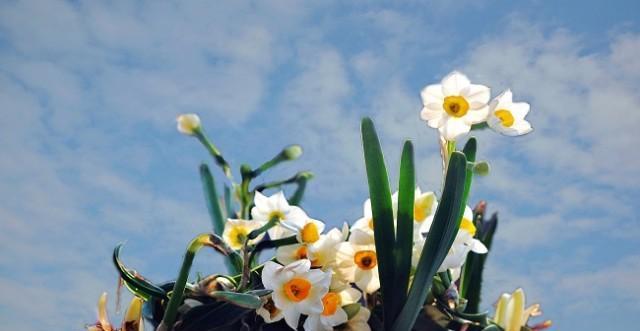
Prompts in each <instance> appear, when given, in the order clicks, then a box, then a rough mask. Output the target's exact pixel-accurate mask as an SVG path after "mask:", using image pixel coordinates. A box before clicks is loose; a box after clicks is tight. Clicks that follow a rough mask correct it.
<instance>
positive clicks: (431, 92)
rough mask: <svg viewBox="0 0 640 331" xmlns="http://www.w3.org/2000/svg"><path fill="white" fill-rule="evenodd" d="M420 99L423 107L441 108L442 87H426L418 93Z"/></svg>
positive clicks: (442, 99)
mask: <svg viewBox="0 0 640 331" xmlns="http://www.w3.org/2000/svg"><path fill="white" fill-rule="evenodd" d="M420 97H421V98H422V104H423V105H424V106H425V107H427V106H429V105H435V106H439V107H440V108H442V102H443V101H444V95H443V94H442V85H440V84H434V85H429V86H426V87H425V88H423V89H422V91H421V92H420ZM429 108H431V107H429Z"/></svg>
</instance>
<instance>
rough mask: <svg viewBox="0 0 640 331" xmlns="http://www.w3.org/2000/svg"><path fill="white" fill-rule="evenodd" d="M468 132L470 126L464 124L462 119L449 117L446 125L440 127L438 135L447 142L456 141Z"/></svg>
mask: <svg viewBox="0 0 640 331" xmlns="http://www.w3.org/2000/svg"><path fill="white" fill-rule="evenodd" d="M470 130H471V125H469V124H467V123H465V121H464V120H463V119H457V118H452V117H449V118H448V119H447V121H446V123H445V124H444V125H443V126H441V127H440V134H441V135H442V136H443V137H444V138H445V139H447V140H456V138H458V137H460V136H462V135H464V134H467V133H468V132H469V131H470Z"/></svg>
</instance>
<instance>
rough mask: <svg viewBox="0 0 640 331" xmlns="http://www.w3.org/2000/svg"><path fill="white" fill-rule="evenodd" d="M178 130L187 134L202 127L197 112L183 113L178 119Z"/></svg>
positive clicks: (191, 133)
mask: <svg viewBox="0 0 640 331" xmlns="http://www.w3.org/2000/svg"><path fill="white" fill-rule="evenodd" d="M176 121H177V122H178V131H180V132H181V133H184V134H186V135H193V134H194V132H195V130H196V129H198V128H200V117H198V115H196V114H182V115H180V116H178V118H177V119H176Z"/></svg>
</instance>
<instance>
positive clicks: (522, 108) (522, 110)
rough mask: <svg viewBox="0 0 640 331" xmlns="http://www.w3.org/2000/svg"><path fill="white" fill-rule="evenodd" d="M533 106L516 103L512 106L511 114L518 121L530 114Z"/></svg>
mask: <svg viewBox="0 0 640 331" xmlns="http://www.w3.org/2000/svg"><path fill="white" fill-rule="evenodd" d="M530 108H531V106H530V105H529V104H528V103H526V102H515V103H512V104H511V108H510V109H509V110H511V113H512V114H513V117H515V118H517V119H523V118H524V117H525V116H527V114H528V113H529V109H530Z"/></svg>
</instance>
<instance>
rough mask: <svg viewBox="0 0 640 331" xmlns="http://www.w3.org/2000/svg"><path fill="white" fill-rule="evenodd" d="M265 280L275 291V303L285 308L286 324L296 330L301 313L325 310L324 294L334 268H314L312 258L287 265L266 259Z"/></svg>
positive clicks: (273, 294) (263, 280)
mask: <svg viewBox="0 0 640 331" xmlns="http://www.w3.org/2000/svg"><path fill="white" fill-rule="evenodd" d="M262 283H263V284H264V287H265V288H266V289H269V290H272V291H273V292H272V293H271V298H272V299H273V303H274V305H275V306H276V308H278V309H280V310H281V311H282V314H283V315H284V320H285V321H286V322H287V325H289V326H290V327H291V328H292V329H294V330H296V329H297V328H298V322H299V320H300V315H301V314H305V315H314V314H320V313H322V311H323V305H322V298H323V297H324V295H325V294H327V292H329V284H330V283H331V272H325V271H322V270H320V269H311V262H310V261H309V260H300V261H296V262H293V263H291V264H288V265H286V266H282V265H280V264H278V263H275V262H272V261H267V262H266V263H265V264H264V269H262Z"/></svg>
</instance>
